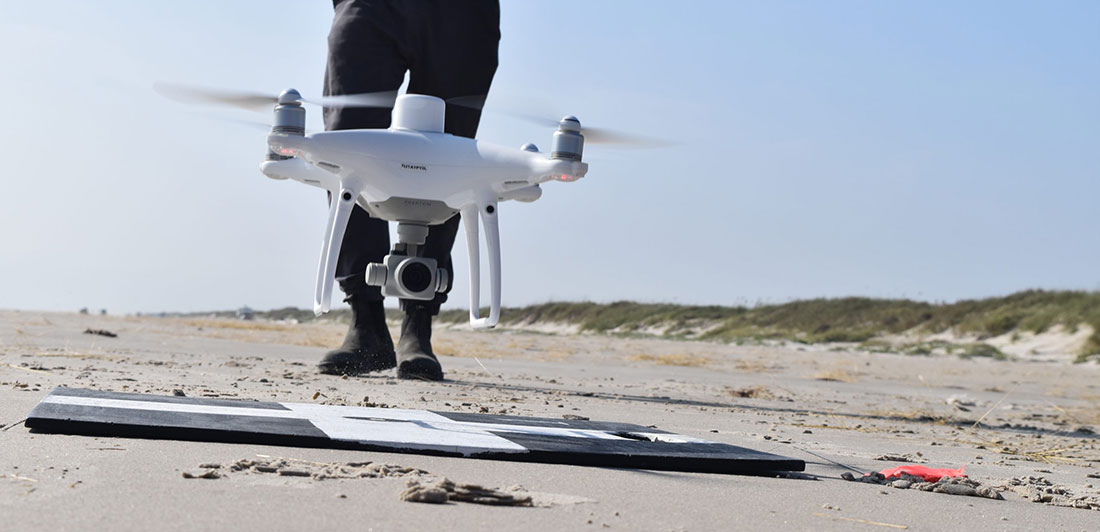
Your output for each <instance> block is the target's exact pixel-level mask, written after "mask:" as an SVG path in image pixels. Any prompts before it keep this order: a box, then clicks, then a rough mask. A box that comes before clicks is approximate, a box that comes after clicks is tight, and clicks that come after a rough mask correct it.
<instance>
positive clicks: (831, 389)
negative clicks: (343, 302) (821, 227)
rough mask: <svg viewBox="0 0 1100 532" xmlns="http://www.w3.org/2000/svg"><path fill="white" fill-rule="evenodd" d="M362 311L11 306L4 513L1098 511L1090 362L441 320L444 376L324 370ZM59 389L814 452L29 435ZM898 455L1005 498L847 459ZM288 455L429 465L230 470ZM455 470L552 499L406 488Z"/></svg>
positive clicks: (1063, 525)
mask: <svg viewBox="0 0 1100 532" xmlns="http://www.w3.org/2000/svg"><path fill="white" fill-rule="evenodd" d="M88 328H92V329H103V330H107V331H111V332H113V333H116V334H117V335H118V337H117V338H108V337H104V336H99V335H94V334H84V331H85V330H86V329H88ZM343 330H344V329H343V327H342V326H339V325H332V324H305V325H298V324H282V323H265V322H241V321H233V320H213V319H171V318H148V317H146V318H137V317H113V316H89V315H78V314H58V313H37V312H16V311H0V529H2V530H80V529H93V528H94V529H112V530H150V529H156V530H207V529H229V528H232V529H240V530H291V529H293V530H331V529H337V528H354V529H356V530H443V529H447V530H517V529H523V530H530V531H534V530H563V529H567V530H587V529H592V530H596V529H604V528H611V529H619V530H732V529H752V530H783V529H792V528H793V529H813V530H860V529H866V530H874V529H879V530H901V529H906V527H907V529H908V530H945V529H955V530H1100V511H1096V510H1091V509H1081V508H1072V507H1066V506H1065V505H1070V506H1072V505H1077V506H1089V505H1090V504H1092V502H1096V504H1097V507H1100V499H1098V497H1100V439H1098V436H1097V432H1100V367H1098V366H1096V365H1094V364H1093V365H1069V364H1065V363H1061V362H1034V361H1028V362H1023V361H994V360H988V359H978V360H961V359H958V358H955V357H949V356H904V355H896V354H881V353H865V352H859V351H843V350H832V349H827V348H824V347H814V346H806V347H802V348H799V347H771V346H736V345H722V344H710V343H702V342H683V341H671V340H659V339H637V338H618V337H610V336H597V335H569V334H563V335H558V334H545V333H534V332H517V331H497V332H473V331H469V330H463V329H437V331H436V333H435V334H436V342H435V345H436V350H437V351H438V352H439V353H440V354H442V355H444V356H442V357H441V360H442V362H443V366H444V370H445V371H446V373H447V379H448V380H447V381H445V382H441V383H426V382H407V381H399V380H397V379H396V378H394V376H393V374H392V373H393V372H392V371H391V372H386V373H382V374H378V375H373V376H369V377H359V378H340V377H332V376H325V375H319V374H317V373H316V372H315V371H314V367H313V365H314V364H315V363H316V362H317V360H319V358H320V356H321V354H322V353H323V352H324V351H325V349H326V347H328V346H332V345H336V344H338V343H339V340H340V339H341V338H342V336H343ZM55 386H71V387H80V388H92V389H101V390H113V391H129V392H141V393H155V394H172V393H173V392H174V391H176V390H179V391H181V392H182V393H185V394H186V395H188V396H195V397H219V398H241V399H256V400H274V401H292V402H307V403H309V402H314V403H326V404H341V405H357V404H364V405H366V404H374V405H389V406H394V407H401V408H423V409H429V410H441V411H452V410H453V411H463V412H487V413H507V414H513V415H531V416H548V417H560V416H562V415H578V416H585V417H589V418H591V419H594V420H606V421H622V422H628V423H636V424H640V425H656V426H657V427H658V428H660V429H663V430H668V431H672V432H678V433H682V434H686V435H689V436H695V437H701V438H706V439H710V440H714V441H721V442H726V443H730V444H734V445H739V446H744V447H749V448H753V449H757V450H762V451H768V452H774V453H777V454H782V455H785V456H790V457H794V458H799V459H803V460H805V461H806V462H807V471H806V474H805V475H801V476H796V477H794V478H775V477H746V476H723V475H708V474H691V473H670V472H654V471H638V470H619V469H601V468H585V467H575V466H562V465H549V464H521V463H504V462H492V461H483V460H470V459H458V458H442V457H430V456H418V455H407V454H387V453H368V452H354V451H338V450H324V449H301V448H289V447H267V446H255V445H240V444H220V443H202V442H177V441H154V440H136V439H115V438H92V437H82V436H64V435H52V434H35V433H31V432H29V431H28V430H27V429H26V428H25V427H23V425H22V422H21V420H22V419H23V418H25V417H26V415H27V413H28V412H29V411H30V410H31V409H32V408H33V407H34V405H35V404H36V403H37V402H38V401H39V400H40V399H42V398H43V397H44V396H45V395H46V394H47V393H48V391H49V390H50V389H51V388H53V387H55ZM258 455H262V456H258ZM884 456H886V457H887V458H890V457H895V458H900V459H905V460H912V461H914V462H920V463H924V464H925V465H928V466H933V467H952V468H956V467H960V466H962V465H966V468H967V469H966V471H967V473H968V474H969V476H970V478H971V479H973V480H976V481H979V482H981V483H982V484H983V485H985V486H994V487H998V486H1003V488H1002V489H1001V491H1002V495H1003V497H1004V500H991V499H985V498H977V497H964V496H955V495H947V494H939V493H930V492H923V491H917V490H912V489H895V488H891V487H886V486H878V485H871V484H863V483H858V482H847V481H844V480H842V479H841V478H840V476H841V474H843V473H844V472H846V471H858V472H866V471H877V470H881V469H885V468H888V467H893V466H896V465H900V464H901V463H903V462H893V461H884V460H882V459H881V458H883V457H884ZM278 459H284V460H285V461H286V463H294V464H302V467H301V469H303V470H305V471H307V472H311V471H312V472H314V473H316V472H317V471H321V470H323V469H324V468H326V467H330V468H331V467H334V466H331V465H328V464H337V465H339V464H347V463H348V462H372V463H375V464H390V465H393V466H401V467H404V468H412V469H416V470H420V471H422V473H407V474H406V473H401V471H402V470H401V469H397V468H391V469H386V471H392V472H396V473H393V474H383V475H378V476H377V477H360V478H327V479H319V478H317V476H316V475H315V476H312V477H310V476H281V475H277V474H262V473H257V472H254V471H248V470H245V471H237V472H230V471H228V468H229V466H230V465H231V464H233V463H236V462H238V461H240V460H252V461H255V460H278ZM204 464H220V465H222V469H221V471H222V472H223V473H222V475H221V478H217V479H187V478H184V475H183V473H184V472H202V471H204V469H202V468H200V465H204ZM376 469H377V470H383V469H384V468H379V467H376ZM442 477H446V478H448V479H450V480H452V481H454V482H456V483H471V484H478V485H481V486H485V487H490V488H498V489H502V490H508V492H510V493H512V492H514V493H527V494H530V495H531V496H532V499H533V501H534V502H535V503H536V506H535V507H497V506H485V505H478V504H470V503H463V502H460V503H449V504H444V505H435V504H425V503H414V502H405V501H403V500H401V498H400V496H399V495H400V494H401V492H402V491H404V490H405V489H406V486H407V484H408V483H409V482H411V481H419V482H430V481H433V480H434V479H438V478H442ZM1028 477H1031V478H1028ZM1039 477H1042V478H1043V479H1045V480H1043V481H1040V480H1038V478H1039ZM1012 479H1024V480H1017V481H1015V484H1019V485H1015V486H1013V485H1012V484H1013V483H1014V482H1013V480H1012ZM1043 482H1049V484H1050V486H1042V485H1041V484H1042V483H1043ZM1030 498H1035V499H1046V501H1047V502H1032V501H1031V500H1030ZM1060 505H1061V506H1060Z"/></svg>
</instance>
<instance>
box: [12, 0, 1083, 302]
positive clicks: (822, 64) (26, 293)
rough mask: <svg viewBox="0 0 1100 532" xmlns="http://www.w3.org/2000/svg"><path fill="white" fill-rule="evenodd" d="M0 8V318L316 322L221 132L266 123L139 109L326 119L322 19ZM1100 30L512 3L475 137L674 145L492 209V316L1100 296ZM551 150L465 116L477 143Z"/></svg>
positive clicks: (1059, 10) (272, 192)
mask: <svg viewBox="0 0 1100 532" xmlns="http://www.w3.org/2000/svg"><path fill="white" fill-rule="evenodd" d="M0 6H2V7H0V47H2V49H3V50H4V53H3V54H2V55H0V73H2V75H3V80H4V89H5V91H4V92H5V95H4V98H3V112H2V113H0V117H2V119H3V120H4V122H5V123H4V126H3V127H2V128H0V146H3V147H4V150H5V161H4V165H3V167H4V170H3V172H2V177H0V250H2V251H0V308H25V309H58V310H71V309H76V308H80V307H84V306H87V307H91V308H93V309H98V308H107V309H109V310H110V311H112V312H136V311H157V310H200V309H224V308H235V307H237V306H240V305H242V304H248V305H251V306H253V307H255V308H271V307H278V306H286V305H293V306H298V307H303V308H305V307H309V306H310V304H311V296H312V293H313V292H312V291H313V278H314V270H315V268H316V263H317V254H318V251H319V247H320V239H321V233H322V231H323V229H324V224H325V199H324V194H323V193H322V192H320V191H318V190H316V189H313V188H309V187H305V186H302V185H300V184H297V183H293V182H275V181H270V180H268V179H266V178H264V177H263V176H262V175H261V174H260V173H259V171H258V169H257V166H258V163H259V162H260V160H261V158H262V157H263V154H264V150H265V148H264V133H263V132H258V131H254V130H251V129H248V128H244V127H240V126H237V125H234V124H232V123H226V122H222V121H218V120H217V118H218V117H232V118H246V119H247V118H255V119H258V120H265V119H267V118H268V117H267V116H266V115H252V114H248V113H244V112H242V111H232V110H226V111H223V110H218V109H205V108H194V107H186V106H181V105H179V104H177V103H175V102H171V101H167V100H164V99H163V98H161V97H160V96H158V95H157V94H155V93H154V92H153V91H152V90H151V89H150V87H151V85H152V84H153V82H154V81H157V80H166V81H176V82H185V83H191V84H195V85H203V86H222V87H228V88H239V89H259V90H269V91H272V92H277V91H279V90H281V89H282V88H285V87H289V86H293V87H296V88H298V89H299V90H301V91H302V92H303V93H305V94H307V95H308V94H313V95H316V94H319V93H320V90H321V77H322V73H323V70H324V58H325V47H326V40H325V39H326V35H327V32H328V25H329V23H330V22H331V16H332V8H331V4H330V3H328V2H325V1H316V2H304V1H301V0H294V1H291V0H284V1H272V0H262V1H261V0H254V1H243V0H242V1H233V2H223V1H195V2H135V1H129V2H120V1H101V2H76V1H67V2H66V1H54V2H25V1H22V2H17V1H14V0H0ZM1098 20H1100V3H1097V2H1092V1H1082V2H1060V1H1053V2H1005V1H990V2H979V1H968V2H947V1H942V2H909V3H902V2H877V1H870V0H868V1H863V2H809V1H806V2H779V1H767V2H740V1H715V2H701V1H700V2H678V3H672V2H650V1H615V2H611V1H599V2H595V1H591V0H580V1H555V2H530V1H508V0H506V1H504V2H503V6H502V22H501V24H502V34H503V38H502V40H501V47H500V50H501V60H500V68H499V70H498V72H497V76H496V80H495V83H494V86H493V90H492V92H491V94H490V97H489V101H488V109H490V110H491V109H494V108H499V109H516V108H521V109H522V108H524V107H525V106H527V105H530V104H531V102H538V104H539V105H542V106H543V107H548V108H551V109H557V110H559V111H558V112H561V113H566V112H567V113H572V114H576V115H577V116H579V117H580V118H581V120H582V121H583V122H585V123H587V124H590V125H601V126H607V127H616V128H620V129H626V130H630V131H635V132H637V133H638V134H642V135H648V136H652V137H660V138H665V139H669V140H672V141H675V142H676V143H677V144H676V145H675V146H674V147H671V148H664V149H659V150H611V149H597V148H596V147H590V148H589V149H588V150H586V159H587V160H588V161H589V163H590V164H591V169H590V172H589V177H588V178H586V179H584V180H581V181H580V182H577V183H550V184H547V185H546V186H545V187H544V189H545V190H544V194H543V198H542V199H541V200H539V201H538V202H536V203H534V204H529V205H528V204H515V203H511V204H506V205H504V206H503V207H502V208H501V219H502V222H501V224H502V232H503V234H502V238H503V247H504V280H505V286H504V301H505V304H509V305H521V304H527V303H534V302H541V301H547V300H580V299H591V300H596V301H611V300H620V299H633V300H643V301H677V302H682V303H708V304H710V303H713V304H736V303H752V302H755V301H783V300H787V299H792V298H807V297H817V296H845V295H868V296H879V297H901V296H905V297H912V298H920V299H929V300H955V299H960V298H970V297H981V296H988V295H997V294H1005V293H1009V292H1013V291H1016V290H1020V289H1025V288H1030V287H1042V288H1076V289H1100V214H1098V209H1097V205H1098V204H1100V31H1098V30H1097V21H1098ZM318 118H319V113H318V112H315V111H314V112H313V113H312V116H311V121H312V122H313V123H314V124H315V126H317V125H319V120H318ZM551 133H552V132H551V131H549V130H544V129H542V128H539V127H536V126H530V125H528V124H526V123H523V122H517V121H515V120H513V119H510V118H508V117H506V116H503V115H499V114H491V113H486V115H485V117H484V119H483V121H482V127H481V131H480V134H479V137H480V138H483V139H485V140H490V141H494V142H499V143H502V144H507V145H515V146H519V145H520V144H523V143H524V142H529V141H530V142H535V143H536V144H539V145H540V146H544V147H545V146H546V145H548V144H549V139H550V135H551ZM461 242H462V236H461V235H460V236H459V243H460V245H458V246H456V253H455V260H456V262H457V264H458V278H459V280H462V279H463V278H464V276H465V271H466V265H465V260H466V258H465V255H464V246H462V245H461ZM465 301H466V284H465V283H464V282H460V283H458V284H457V285H456V289H455V292H454V293H453V295H452V299H451V302H450V303H449V304H448V305H449V306H456V307H459V306H463V305H464V304H465Z"/></svg>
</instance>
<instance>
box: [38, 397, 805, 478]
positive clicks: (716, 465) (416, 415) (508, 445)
mask: <svg viewBox="0 0 1100 532" xmlns="http://www.w3.org/2000/svg"><path fill="white" fill-rule="evenodd" d="M26 426H27V427H28V428H31V429H33V430H36V431H38V432H51V433H63V434H85V435H97V436H115V437H137V438H152V439H177V440H192V441H211V442H234V443H249V444H256V445H291V446H302V447H322V448H324V447H328V448H338V449H363V450H373V451H383V452H406V453H419V454H435V455H444V456H461V457H468V458H481V459H491V460H508V461H523V462H546V463H559V464H573V465H588V466H604V467H626V468H642V469H661V470H672V471H696V472H709V473H748V474H752V473H765V472H771V471H802V470H804V469H805V463H804V462H803V461H801V460H794V459H791V458H786V457H782V456H778V455H774V454H770V453H764V452H760V451H754V450H751V449H746V448H743V447H737V446H734V445H729V444H724V443H718V442H711V441H707V440H703V439H699V438H693V437H690V436H684V435H680V434H673V433H670V432H664V431H660V430H656V429H652V428H647V427H643V426H640V425H632V424H627V423H613V422H600V421H587V420H569V419H552V418H533V417H519V416H499V415H489V414H467V413H461V412H431V411H427V410H405V409H399V408H369V407H355V406H330V405H315V404H304V403H275V402H252V401H239V400H222V399H205V398H192V397H169V396H157V395H144V394H133V393H120V392H105V391H97V390H82V389H75V388H56V389H54V390H53V391H51V392H50V394H49V395H47V396H46V397H45V398H44V399H42V401H41V402H40V403H39V404H38V405H37V406H36V407H35V408H34V410H33V411H32V412H31V413H30V415H28V416H27V421H26Z"/></svg>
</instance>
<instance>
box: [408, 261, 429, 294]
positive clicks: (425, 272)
mask: <svg viewBox="0 0 1100 532" xmlns="http://www.w3.org/2000/svg"><path fill="white" fill-rule="evenodd" d="M401 284H402V285H404V286H405V290H408V291H410V292H423V291H424V290H427V288H428V286H430V285H431V284H432V270H431V268H428V267H427V266H425V265H424V264H423V263H421V262H408V263H406V264H405V267H404V268H402V269H401Z"/></svg>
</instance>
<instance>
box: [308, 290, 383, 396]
mask: <svg viewBox="0 0 1100 532" xmlns="http://www.w3.org/2000/svg"><path fill="white" fill-rule="evenodd" d="M358 284H359V283H354V282H346V281H343V280H342V281H341V282H340V288H341V289H344V290H345V292H350V293H348V295H347V297H346V298H344V301H345V302H347V303H348V304H350V305H351V326H350V327H349V328H348V335H347V336H345V337H344V345H341V346H340V347H339V349H335V350H332V351H329V352H328V353H325V358H323V359H321V363H320V364H317V368H318V369H319V370H320V371H321V373H328V374H329V375H359V374H362V373H370V372H372V371H382V370H386V369H390V368H393V367H395V366H397V358H396V356H395V355H394V352H393V340H392V339H391V338H390V330H389V328H388V327H387V326H386V309H385V308H383V307H382V302H381V301H367V300H365V299H364V297H363V296H362V294H361V293H360V292H359V291H358V290H355V289H354V288H352V289H350V290H349V289H348V287H349V286H357V285H358ZM364 286H365V285H364Z"/></svg>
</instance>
